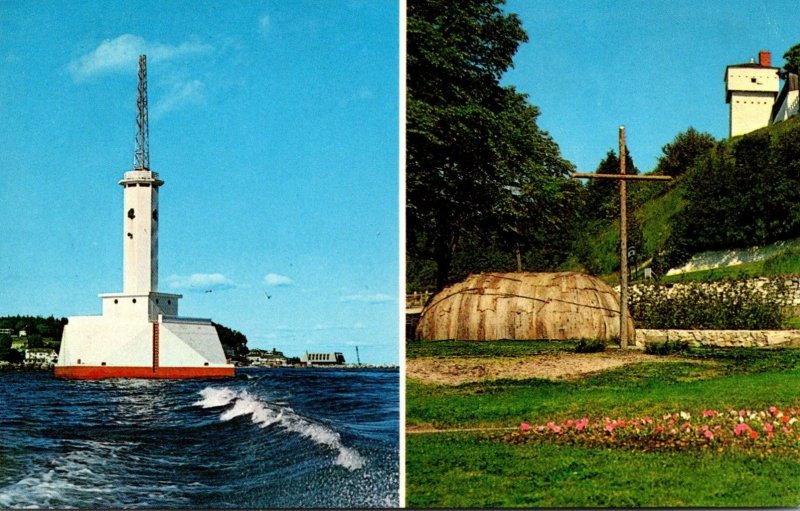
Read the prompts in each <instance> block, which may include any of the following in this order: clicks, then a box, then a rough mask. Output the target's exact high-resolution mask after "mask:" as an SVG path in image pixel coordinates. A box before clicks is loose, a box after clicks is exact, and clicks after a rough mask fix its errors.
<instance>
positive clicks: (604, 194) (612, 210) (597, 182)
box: [585, 148, 639, 220]
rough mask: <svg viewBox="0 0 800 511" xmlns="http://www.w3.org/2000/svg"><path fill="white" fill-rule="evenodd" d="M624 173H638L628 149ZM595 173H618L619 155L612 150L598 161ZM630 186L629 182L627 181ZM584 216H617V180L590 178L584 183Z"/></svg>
mask: <svg viewBox="0 0 800 511" xmlns="http://www.w3.org/2000/svg"><path fill="white" fill-rule="evenodd" d="M625 173H626V174H638V173H639V169H637V168H636V165H634V163H633V158H632V157H631V154H630V151H628V150H627V148H626V151H625ZM595 174H619V156H617V153H616V152H615V151H613V150H611V151H608V153H606V157H605V158H603V159H602V160H601V161H600V164H599V165H598V166H597V170H595ZM628 188H630V183H628ZM585 208H586V209H585V216H586V218H587V219H592V220H600V219H603V220H613V219H616V218H619V181H617V180H616V179H590V180H589V182H588V183H587V185H586V202H585Z"/></svg>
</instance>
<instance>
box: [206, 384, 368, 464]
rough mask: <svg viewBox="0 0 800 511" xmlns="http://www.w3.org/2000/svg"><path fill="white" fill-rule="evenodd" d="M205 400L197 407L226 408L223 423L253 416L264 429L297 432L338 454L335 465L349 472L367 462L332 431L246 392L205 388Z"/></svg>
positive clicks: (251, 418) (287, 408)
mask: <svg viewBox="0 0 800 511" xmlns="http://www.w3.org/2000/svg"><path fill="white" fill-rule="evenodd" d="M200 395H201V396H202V397H203V399H201V400H200V401H197V402H196V403H195V405H197V406H202V407H203V408H213V407H220V406H227V405H230V404H231V403H233V405H232V406H230V408H228V409H226V410H225V411H224V412H222V414H221V415H220V420H223V421H229V420H231V419H233V418H235V417H240V416H243V415H250V420H251V421H252V422H253V423H254V424H257V425H258V426H260V427H262V428H266V427H267V426H271V425H273V424H274V425H276V426H277V427H281V428H283V429H284V430H286V431H290V432H292V433H297V434H298V435H300V436H301V437H304V438H308V439H309V440H311V441H312V442H314V443H316V444H317V445H322V446H325V447H328V448H330V449H332V450H334V451H338V454H337V456H336V459H335V460H334V463H335V464H336V465H339V466H342V467H344V468H346V469H348V470H358V469H360V468H362V467H363V466H364V459H363V458H362V457H361V455H360V454H359V453H358V451H356V450H355V449H353V448H351V447H345V446H344V445H342V438H341V436H340V435H339V433H337V432H336V431H334V430H332V429H331V428H329V427H327V426H325V425H322V424H319V423H316V422H313V421H312V420H311V419H308V418H306V417H303V416H301V415H299V414H297V413H296V412H295V411H294V410H292V409H291V408H290V407H288V406H285V405H281V404H277V403H270V402H268V401H265V400H262V399H260V398H259V397H257V396H254V395H253V394H251V393H249V392H248V391H246V390H242V391H234V390H232V389H229V388H227V387H221V388H215V387H206V388H205V389H203V390H202V391H200Z"/></svg>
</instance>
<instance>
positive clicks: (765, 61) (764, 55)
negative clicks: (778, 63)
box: [758, 50, 772, 67]
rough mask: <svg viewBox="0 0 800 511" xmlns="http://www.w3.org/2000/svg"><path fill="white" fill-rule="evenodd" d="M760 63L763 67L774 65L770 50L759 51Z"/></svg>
mask: <svg viewBox="0 0 800 511" xmlns="http://www.w3.org/2000/svg"><path fill="white" fill-rule="evenodd" d="M758 64H759V65H760V66H761V67H772V56H771V55H770V53H769V52H768V51H764V50H761V51H760V52H758Z"/></svg>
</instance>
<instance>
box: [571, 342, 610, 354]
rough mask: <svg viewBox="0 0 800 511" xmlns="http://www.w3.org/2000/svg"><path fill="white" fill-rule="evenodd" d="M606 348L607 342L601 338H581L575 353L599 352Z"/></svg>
mask: <svg viewBox="0 0 800 511" xmlns="http://www.w3.org/2000/svg"><path fill="white" fill-rule="evenodd" d="M605 350H606V343H605V341H602V340H600V339H581V340H580V341H578V344H576V345H575V353H597V352H600V351H605Z"/></svg>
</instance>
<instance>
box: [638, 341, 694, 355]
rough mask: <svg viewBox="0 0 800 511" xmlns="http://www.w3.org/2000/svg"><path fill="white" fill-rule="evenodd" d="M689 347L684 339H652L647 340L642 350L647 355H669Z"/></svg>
mask: <svg viewBox="0 0 800 511" xmlns="http://www.w3.org/2000/svg"><path fill="white" fill-rule="evenodd" d="M688 349H689V343H688V342H686V341H670V340H666V341H653V342H649V343H647V344H646V345H645V347H644V352H645V353H647V354H648V355H671V354H673V353H680V352H682V351H686V350H688Z"/></svg>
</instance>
